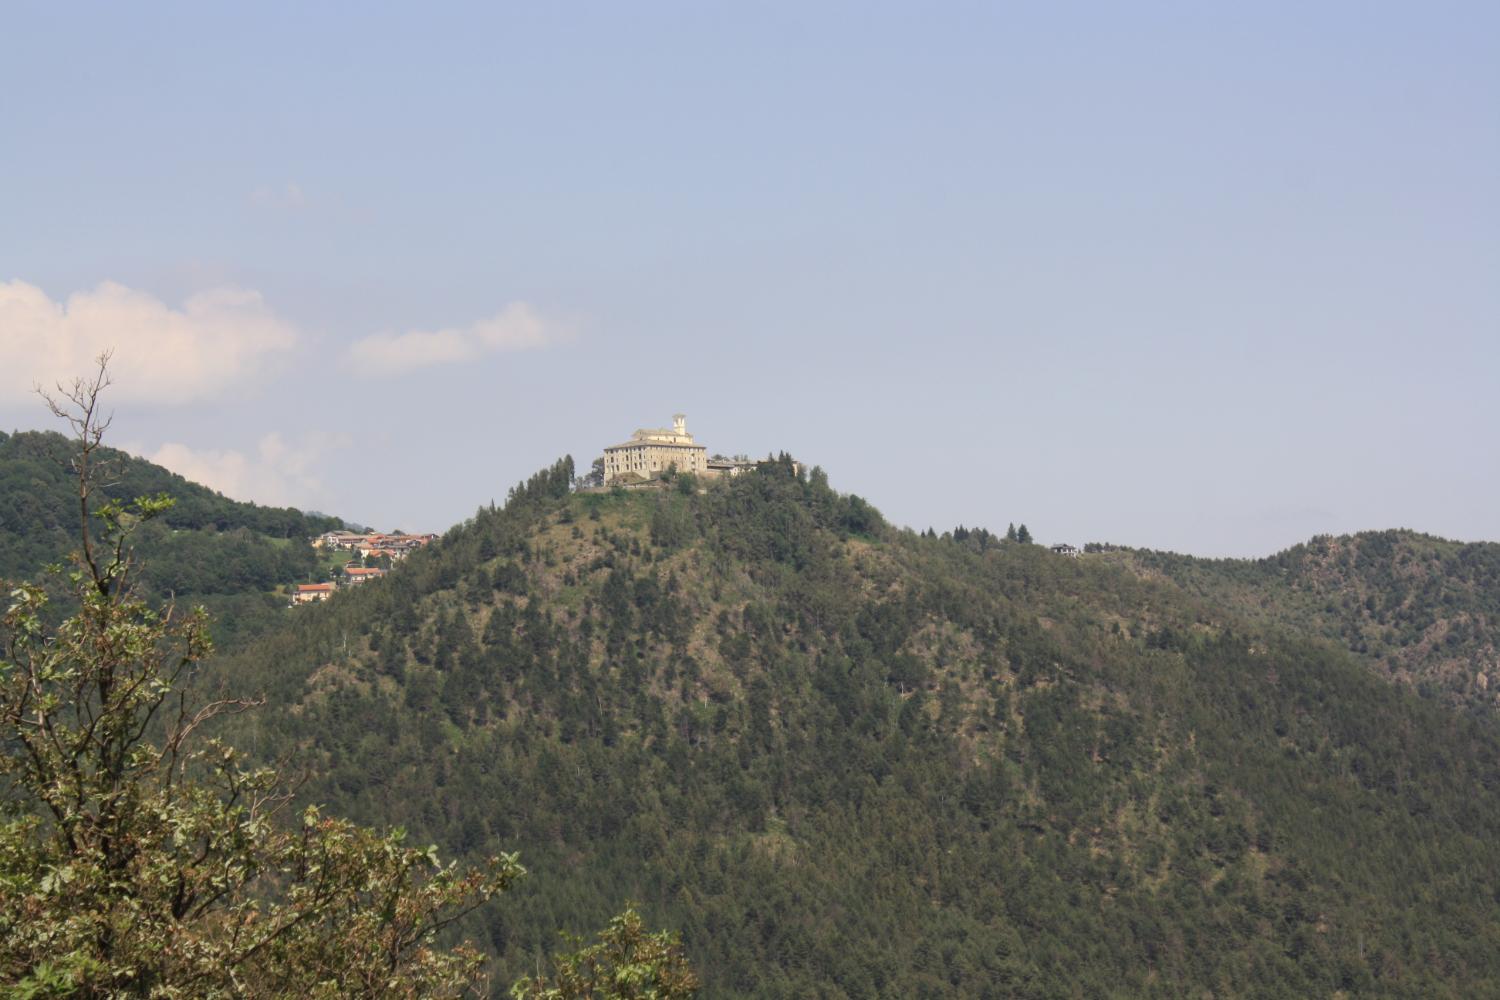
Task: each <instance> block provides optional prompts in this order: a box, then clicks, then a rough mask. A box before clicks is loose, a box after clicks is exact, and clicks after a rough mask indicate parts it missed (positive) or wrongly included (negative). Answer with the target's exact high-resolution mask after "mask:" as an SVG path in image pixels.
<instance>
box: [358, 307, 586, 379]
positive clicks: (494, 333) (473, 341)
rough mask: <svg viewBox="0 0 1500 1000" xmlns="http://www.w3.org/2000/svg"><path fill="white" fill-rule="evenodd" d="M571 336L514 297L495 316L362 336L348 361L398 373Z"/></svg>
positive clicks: (363, 369) (368, 370)
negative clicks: (461, 323)
mask: <svg viewBox="0 0 1500 1000" xmlns="http://www.w3.org/2000/svg"><path fill="white" fill-rule="evenodd" d="M567 337H568V331H567V330H566V329H565V328H564V327H562V326H560V325H559V324H557V323H555V322H552V321H548V320H544V319H543V318H542V317H541V316H539V315H538V314H537V312H536V310H535V309H533V308H532V307H531V306H529V305H527V304H526V303H524V302H513V303H511V304H510V305H508V306H506V307H505V308H504V309H502V310H501V311H500V312H499V313H497V314H496V315H494V316H491V317H490V318H489V319H482V320H480V321H479V322H477V323H471V324H470V325H468V326H465V327H449V328H447V329H443V330H410V331H407V332H406V333H380V334H376V335H375V336H373V337H366V338H364V339H363V340H360V341H356V342H355V344H354V345H353V346H352V347H350V348H349V354H348V360H349V363H350V364H351V365H352V366H353V368H354V370H355V371H356V372H358V373H359V374H361V375H396V374H400V373H401V372H406V371H410V370H412V369H414V368H425V367H428V366H429V365H443V364H456V363H461V362H465V361H474V360H477V359H478V358H481V357H483V356H484V355H486V354H497V353H500V352H502V351H530V350H538V349H540V348H543V347H548V346H551V345H552V344H555V343H558V342H559V341H562V340H565V339H567Z"/></svg>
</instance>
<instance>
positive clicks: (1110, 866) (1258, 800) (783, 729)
mask: <svg viewBox="0 0 1500 1000" xmlns="http://www.w3.org/2000/svg"><path fill="white" fill-rule="evenodd" d="M572 473H573V470H572V467H571V462H567V461H565V462H561V463H558V465H557V466H554V467H553V468H551V469H549V470H544V471H543V472H541V473H539V474H538V475H536V476H534V477H533V478H532V479H531V480H529V481H527V482H526V483H523V484H519V485H518V486H517V487H516V488H515V489H514V490H512V491H511V495H510V497H509V499H508V501H507V503H506V504H505V505H504V506H503V507H501V508H493V507H487V508H484V509H481V510H479V511H477V512H476V514H475V516H474V517H473V518H471V519H469V520H468V521H466V522H465V523H463V524H461V525H458V526H456V527H454V528H453V529H452V530H450V531H449V532H448V533H447V534H446V535H445V536H444V537H443V538H442V539H441V540H440V541H439V542H438V543H436V544H434V545H433V546H431V547H429V549H428V550H426V551H423V552H419V553H417V554H415V555H413V556H412V557H411V558H410V559H409V560H408V561H407V563H406V564H404V565H402V566H401V567H400V568H398V569H397V570H396V571H395V572H393V573H391V574H390V575H389V576H388V577H387V578H385V579H384V580H381V581H378V582H376V583H373V584H370V585H366V586H365V587H362V588H360V589H359V590H357V591H353V592H349V593H345V594H340V595H339V596H338V597H336V598H335V600H333V601H332V602H330V603H329V604H328V605H325V606H320V607H313V608H308V609H304V611H303V613H299V614H297V615H295V616H290V617H289V618H288V619H287V627H286V628H284V629H282V630H279V631H277V632H275V633H273V634H269V635H267V636H265V637H264V638H262V639H261V640H259V641H257V642H255V643H253V644H249V645H246V646H244V647H242V648H240V649H239V650H238V651H236V652H234V653H232V654H226V655H223V656H221V657H220V658H219V659H217V660H216V661H214V662H213V663H211V664H210V666H209V668H208V671H207V672H208V673H209V674H211V675H213V676H210V677H207V678H205V680H206V681H207V682H209V683H213V684H217V683H218V682H219V681H220V680H221V679H222V680H226V681H228V682H230V683H231V684H232V685H233V686H235V687H236V688H238V689H239V690H242V691H247V692H263V693H264V694H265V695H266V697H267V699H268V702H269V705H268V707H267V709H266V710H265V711H262V712H259V713H251V714H248V715H246V716H243V717H239V718H237V719H235V720H234V728H233V729H232V730H231V735H232V737H233V739H234V741H235V742H236V743H238V744H239V745H242V746H245V747H249V748H252V749H254V750H255V751H256V752H258V753H259V754H261V755H262V756H264V757H266V758H268V759H270V758H277V757H280V756H281V755H284V754H290V755H291V759H292V760H294V761H295V762H296V766H298V767H300V768H302V769H304V770H305V772H306V774H307V775H308V778H309V781H308V784H307V785H306V787H305V789H304V794H305V796H306V798H307V799H308V801H317V802H325V803H328V804H329V806H330V807H331V808H332V809H334V810H336V811H338V812H339V813H342V814H344V815H348V816H350V817H351V818H353V819H355V820H357V821H359V822H367V823H375V824H401V825H402V826H404V827H406V828H407V829H409V830H410V831H412V833H413V835H414V836H416V837H420V838H424V839H431V840H433V841H435V842H436V843H437V844H438V845H439V846H440V848H441V849H442V850H443V851H444V852H445V853H447V854H450V855H457V856H460V857H470V858H477V857H481V856H483V855H486V854H493V853H495V852H497V851H502V850H503V851H512V850H514V851H519V852H520V855H521V858H522V860H523V862H524V863H525V864H526V866H527V868H528V869H529V870H530V872H531V874H530V875H529V876H528V877H527V878H525V879H523V880H521V881H520V882H519V883H517V885H516V886H515V887H514V888H513V890H512V891H511V892H509V893H507V894H506V895H505V896H504V897H503V898H502V899H500V900H499V901H497V902H496V903H494V904H492V905H490V906H489V907H488V908H486V909H485V910H483V911H481V912H480V913H479V914H477V915H476V916H475V917H473V918H471V923H470V924H469V925H468V926H467V927H466V928H464V930H465V931H466V932H467V933H468V934H469V935H470V936H472V937H474V938H475V939H477V940H478V941H480V942H481V943H482V944H483V945H484V946H485V947H487V948H488V949H489V951H490V954H491V955H492V968H493V971H494V972H495V973H496V975H495V977H494V981H495V982H497V983H504V982H508V981H511V980H513V979H514V978H515V977H516V976H518V975H522V974H525V973H528V972H529V971H530V970H532V969H533V968H535V967H536V965H537V964H538V961H539V959H540V956H542V955H543V954H544V953H546V952H549V951H551V950H553V949H554V948H555V946H556V944H557V940H556V929H557V928H559V927H561V928H567V929H570V930H573V931H577V932H585V931H587V930H589V929H591V928H594V927H597V926H600V925H602V923H603V922H604V921H605V920H607V918H608V917H609V915H610V914H611V913H614V912H617V911H618V910H619V909H620V908H621V907H622V905H624V904H625V903H626V902H627V901H634V902H635V903H636V904H638V906H639V909H640V910H641V912H642V914H643V915H644V916H645V918H646V920H647V922H648V923H649V924H650V925H652V926H663V927H669V928H672V929H675V930H678V931H680V932H681V934H682V938H683V941H684V944H685V946H686V948H687V950H688V953H689V955H690V957H691V959H692V961H693V964H694V966H695V967H696V969H697V970H698V971H699V974H700V976H701V978H702V980H703V995H704V996H706V997H730V996H756V997H830V998H844V997H847V998H855V997H952V996H959V997H988V996H997V995H1002V996H1021V997H1055V996H1077V997H1092V996H1141V995H1162V996H1179V995H1187V994H1191V995H1216V996H1217V995H1224V996H1228V995H1256V996H1286V997H1301V996H1308V995H1324V996H1327V995H1347V996H1353V995H1382V996H1404V997H1434V996H1453V997H1458V996H1475V995H1493V994H1496V993H1500V837H1497V834H1500V805H1497V804H1496V800H1495V799H1494V798H1492V797H1491V796H1490V795H1489V794H1488V793H1489V792H1491V791H1494V790H1495V789H1496V787H1497V786H1500V733H1497V730H1496V728H1495V724H1494V722H1493V720H1492V719H1491V718H1489V717H1488V716H1484V715H1472V714H1461V713H1455V712H1453V711H1451V710H1449V709H1448V708H1446V707H1445V706H1444V705H1442V704H1440V703H1438V702H1437V701H1435V700H1432V699H1422V698H1419V697H1417V696H1416V695H1414V694H1413V693H1412V692H1411V691H1410V690H1408V689H1406V688H1404V687H1402V686H1400V685H1393V684H1390V683H1388V682H1387V681H1386V680H1385V679H1384V678H1382V677H1381V676H1379V675H1378V674H1377V673H1375V672H1373V671H1371V670H1370V669H1369V666H1368V664H1367V663H1366V662H1363V661H1362V660H1361V659H1360V658H1359V656H1358V655H1357V654H1355V653H1351V652H1350V651H1349V649H1348V648H1347V646H1348V643H1347V642H1343V641H1342V639H1343V634H1342V633H1338V637H1339V638H1340V640H1341V641H1339V642H1334V641H1330V638H1329V634H1330V633H1329V632H1328V631H1327V630H1326V629H1321V628H1313V629H1310V628H1306V627H1302V626H1303V625H1304V622H1303V621H1302V620H1299V619H1296V618H1292V617H1285V616H1276V615H1270V614H1258V613H1251V611H1249V610H1247V609H1246V608H1245V607H1244V606H1242V602H1240V601H1226V600H1224V599H1221V597H1220V592H1219V591H1216V590H1214V589H1213V588H1209V587H1201V586H1199V587H1192V586H1184V585H1183V583H1182V582H1181V581H1179V580H1177V579H1175V578H1174V577H1173V574H1171V573H1169V572H1166V571H1164V570H1161V569H1158V570H1156V571H1152V572H1145V571H1143V569H1142V566H1143V565H1144V560H1143V559H1138V560H1135V561H1133V562H1132V561H1128V560H1121V559H1118V558H1097V557H1093V556H1085V557H1083V558H1079V559H1071V558H1066V557H1062V556H1058V555H1054V554H1053V553H1051V552H1049V551H1046V550H1044V549H1042V548H1041V547H1039V546H1035V545H1030V544H1025V543H1022V542H1019V541H1005V540H1003V539H1001V538H998V537H997V536H995V535H991V534H990V533H988V532H977V531H970V530H967V529H966V530H965V531H964V532H962V534H961V535H960V534H959V533H957V532H955V533H949V534H947V535H944V536H941V537H939V536H936V535H931V534H928V535H918V534H914V533H911V532H908V531H902V530H898V529H895V528H892V527H891V526H889V525H887V524H886V523H885V522H884V521H883V519H882V518H881V516H880V514H879V513H878V511H876V510H875V509H874V508H873V507H871V506H870V505H869V504H868V503H866V502H864V501H862V500H860V499H859V498H856V497H851V496H844V495H840V494H839V493H837V492H836V491H834V490H833V489H831V488H830V487H829V485H828V482H827V478H826V476H825V475H824V474H823V473H822V472H821V471H820V470H816V469H814V470H812V471H811V472H805V471H803V470H801V469H799V468H798V467H797V466H795V465H794V464H793V463H791V462H790V460H787V459H783V460H779V461H774V462H769V463H766V464H764V465H762V466H761V468H760V469H759V470H758V471H756V472H755V473H752V474H748V475H745V476H741V477H739V478H737V479H735V480H732V481H728V482H719V483H713V484H700V483H698V482H695V481H694V480H693V479H691V478H688V477H684V478H681V479H679V480H678V481H677V482H675V483H674V484H672V485H671V487H670V488H668V489H666V490H663V491H659V492H631V493H625V492H622V491H617V492H615V493H589V494H577V493H573V492H571V491H570V484H571V481H572ZM1122 563H1124V564H1122ZM1246 586H1250V584H1247V585H1246ZM1384 599H1385V598H1384V597H1377V600H1376V606H1377V607H1379V606H1381V603H1380V602H1381V601H1382V600H1384ZM1336 603H1337V602H1336Z"/></svg>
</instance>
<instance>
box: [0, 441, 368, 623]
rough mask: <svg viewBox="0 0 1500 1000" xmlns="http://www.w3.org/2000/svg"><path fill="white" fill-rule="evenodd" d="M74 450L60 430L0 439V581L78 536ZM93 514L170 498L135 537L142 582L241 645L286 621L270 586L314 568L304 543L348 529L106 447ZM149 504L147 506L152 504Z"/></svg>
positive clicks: (35, 565)
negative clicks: (233, 495)
mask: <svg viewBox="0 0 1500 1000" xmlns="http://www.w3.org/2000/svg"><path fill="white" fill-rule="evenodd" d="M75 459H76V452H75V447H74V445H73V444H72V443H70V442H69V440H68V439H67V438H65V437H63V436H62V435H61V434H55V433H51V432H23V433H18V434H12V435H8V436H0V580H11V581H15V580H20V579H25V578H30V577H32V576H34V575H35V574H36V573H37V572H38V571H39V570H40V569H41V567H43V566H47V565H50V564H54V563H60V562H63V561H64V560H65V559H66V557H67V554H68V553H69V552H70V551H72V549H73V547H74V546H75V545H76V544H77V539H78V528H79V522H78V496H77V488H78V471H77V469H76V468H75V465H74V462H75ZM94 461H95V462H96V463H98V464H99V470H98V474H97V475H95V476H94V480H95V482H96V484H97V485H96V487H95V488H96V490H97V494H98V495H97V498H96V499H97V502H96V503H95V513H97V514H98V515H100V516H105V515H106V514H107V513H108V512H109V511H112V510H118V511H121V512H123V511H125V510H126V508H127V507H128V505H130V504H132V503H133V502H134V501H136V500H137V498H160V497H163V496H167V495H170V496H171V498H172V500H171V504H170V506H168V507H165V508H162V509H160V510H152V511H151V514H152V516H151V518H150V520H149V523H146V524H144V525H142V526H140V527H139V530H137V531H135V532H134V534H133V535H132V540H131V541H132V545H133V546H134V547H135V548H136V550H137V552H138V553H139V555H140V557H141V560H142V563H143V565H144V567H145V570H144V573H143V574H142V575H141V577H140V581H139V582H140V584H141V586H142V587H143V588H144V591H145V593H146V594H147V595H148V596H149V597H152V598H154V599H157V600H161V599H164V598H165V597H166V596H167V595H173V596H178V597H190V598H192V599H193V600H194V601H196V602H198V603H201V604H203V605H205V606H206V607H208V608H209V609H210V610H211V611H213V612H214V613H215V614H216V616H217V618H218V619H219V621H220V622H221V623H222V624H221V626H220V629H219V633H220V639H221V641H224V642H226V644H228V645H234V644H236V643H238V642H240V641H242V640H243V639H246V638H249V637H251V636H253V635H255V634H257V633H259V632H261V631H264V630H265V629H266V628H270V627H274V626H276V625H279V624H280V623H281V622H282V620H283V619H284V618H285V614H284V613H283V612H284V610H285V605H286V602H285V600H284V599H283V598H280V597H277V596H275V595H274V594H273V593H272V591H274V590H275V589H276V588H277V587H279V586H281V585H284V584H287V583H292V582H296V581H305V580H308V579H311V578H312V577H313V576H314V575H316V572H317V556H316V554H315V553H314V551H313V550H312V548H311V547H310V546H308V544H307V541H308V539H310V538H311V537H313V536H315V535H317V534H320V533H322V532H324V531H328V530H332V529H335V528H342V527H343V526H344V523H343V522H342V521H340V520H338V519H337V518H332V517H325V516H321V515H312V514H304V513H302V512H301V511H297V510H292V509H289V508H277V507H262V506H259V505H257V504H252V503H239V502H236V501H233V500H230V499H227V498H226V497H223V496H221V495H219V494H217V493H214V492H213V491H212V490H208V489H206V488H204V487H202V486H198V485H196V484H193V483H190V482H188V481H187V480H185V479H183V478H182V477H181V476H177V475H174V474H172V473H170V472H168V471H167V470H165V469H163V468H161V467H160V466H157V465H153V464H151V463H150V462H147V461H145V460H144V459H139V458H134V457H132V456H130V455H127V454H125V453H124V452H120V451H115V450H114V449H111V448H107V447H102V446H101V447H99V448H97V449H96V451H95V455H94ZM148 507H149V505H148Z"/></svg>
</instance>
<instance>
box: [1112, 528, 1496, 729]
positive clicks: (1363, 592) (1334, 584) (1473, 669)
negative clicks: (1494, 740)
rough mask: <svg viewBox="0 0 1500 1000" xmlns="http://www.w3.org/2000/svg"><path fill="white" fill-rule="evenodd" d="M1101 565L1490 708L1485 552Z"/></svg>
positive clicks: (1348, 539)
mask: <svg viewBox="0 0 1500 1000" xmlns="http://www.w3.org/2000/svg"><path fill="white" fill-rule="evenodd" d="M1110 558H1111V559H1113V560H1115V561H1117V562H1119V563H1121V564H1122V565H1125V566H1128V567H1131V568H1132V569H1135V570H1136V571H1138V572H1147V573H1160V574H1165V575H1167V576H1169V577H1171V578H1172V579H1173V580H1174V581H1176V582H1177V583H1178V584H1180V585H1181V586H1182V587H1183V588H1184V589H1186V590H1187V591H1189V592H1191V593H1193V594H1195V595H1197V596H1199V597H1200V598H1201V599H1203V600H1206V601H1210V602H1212V603H1214V604H1217V605H1219V606H1222V607H1224V608H1226V609H1228V610H1230V611H1231V612H1232V613H1234V614H1236V615H1240V616H1243V617H1245V618H1247V619H1249V620H1252V621H1256V622H1260V623H1263V624H1266V625H1269V626H1273V627H1278V628H1285V629H1290V630H1295V631H1298V632H1302V633H1306V634H1312V635H1321V636H1324V637H1326V638H1328V639H1331V640H1334V641H1336V642H1338V643H1339V644H1340V645H1343V646H1345V647H1346V648H1348V649H1349V651H1350V652H1351V653H1353V654H1354V655H1356V656H1358V657H1359V658H1360V659H1361V660H1362V661H1363V662H1364V663H1365V664H1366V665H1367V666H1368V667H1369V668H1370V669H1371V670H1372V671H1374V672H1375V673H1377V674H1379V675H1380V676H1383V677H1388V678H1390V679H1392V680H1394V681H1396V682H1397V683H1402V684H1407V685H1410V686H1411V687H1412V688H1414V689H1415V690H1416V691H1417V692H1418V693H1419V694H1422V695H1424V696H1426V697H1429V698H1432V699H1434V700H1437V701H1440V702H1442V703H1444V704H1448V705H1452V706H1456V707H1465V708H1469V709H1474V710H1482V711H1484V712H1485V713H1486V714H1488V713H1492V712H1493V711H1494V709H1495V707H1496V706H1497V705H1500V671H1497V670H1496V667H1495V665H1496V664H1497V663H1500V545H1497V544H1495V543H1473V544H1460V543H1457V542H1448V541H1444V540H1443V539H1439V538H1433V537H1431V536H1428V535H1419V534H1416V533H1415V532H1410V531H1379V532H1366V533H1363V534H1359V535H1346V536H1342V537H1339V538H1333V537H1330V536H1323V537H1319V538H1314V539H1313V540H1311V541H1310V542H1308V543H1306V544H1303V545H1297V546H1294V547H1293V548H1290V549H1288V550H1286V551H1285V552H1281V553H1278V554H1276V555H1274V556H1271V557H1269V558H1266V559H1258V560H1249V559H1195V558H1192V557H1190V556H1179V555H1174V554H1171V553H1163V552H1146V551H1131V550H1120V551H1116V552H1113V553H1112V554H1111V556H1110Z"/></svg>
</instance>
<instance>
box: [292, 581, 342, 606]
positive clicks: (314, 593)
mask: <svg viewBox="0 0 1500 1000" xmlns="http://www.w3.org/2000/svg"><path fill="white" fill-rule="evenodd" d="M332 596H333V584H331V583H299V584H297V590H296V591H295V592H294V593H293V594H292V605H293V606H294V607H295V606H296V605H298V604H311V603H312V602H314V601H326V600H328V599H329V598H330V597H332Z"/></svg>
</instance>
